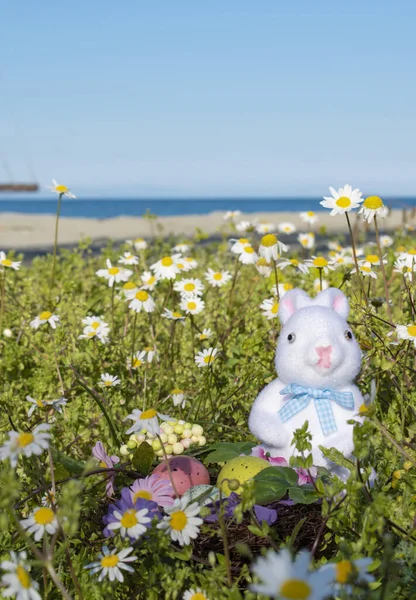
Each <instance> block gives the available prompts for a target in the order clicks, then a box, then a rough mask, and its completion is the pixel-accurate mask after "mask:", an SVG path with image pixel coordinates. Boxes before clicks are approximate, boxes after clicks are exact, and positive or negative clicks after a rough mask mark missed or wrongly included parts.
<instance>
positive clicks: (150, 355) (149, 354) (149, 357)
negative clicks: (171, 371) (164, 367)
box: [144, 346, 157, 363]
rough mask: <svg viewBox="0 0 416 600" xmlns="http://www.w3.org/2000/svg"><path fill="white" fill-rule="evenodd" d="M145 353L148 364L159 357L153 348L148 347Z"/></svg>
mask: <svg viewBox="0 0 416 600" xmlns="http://www.w3.org/2000/svg"><path fill="white" fill-rule="evenodd" d="M144 351H145V352H146V360H147V362H148V363H151V362H153V359H154V357H155V356H156V357H157V353H156V349H155V348H153V347H152V346H146V348H145V349H144Z"/></svg>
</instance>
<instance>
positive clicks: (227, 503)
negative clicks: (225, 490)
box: [204, 492, 277, 525]
mask: <svg viewBox="0 0 416 600" xmlns="http://www.w3.org/2000/svg"><path fill="white" fill-rule="evenodd" d="M240 501H241V500H240V496H239V495H238V494H236V493H235V492H232V493H231V494H230V495H229V496H228V498H223V500H222V510H223V514H224V517H225V518H226V519H231V517H232V516H233V515H234V511H235V509H236V507H237V506H238V505H239V504H240ZM220 506H221V502H220V501H219V500H217V501H216V502H213V503H212V504H209V505H208V508H211V514H210V515H208V516H207V517H205V518H204V520H205V521H207V523H216V521H218V513H219V510H220ZM253 508H254V514H255V515H256V517H257V519H258V520H259V521H260V523H261V522H262V521H266V523H267V524H268V525H272V524H273V523H274V522H275V521H276V520H277V510H274V509H272V508H267V507H265V506H259V505H258V504H255V505H254V507H253Z"/></svg>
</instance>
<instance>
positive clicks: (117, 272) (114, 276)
mask: <svg viewBox="0 0 416 600" xmlns="http://www.w3.org/2000/svg"><path fill="white" fill-rule="evenodd" d="M106 264H107V268H106V269H98V271H97V272H96V273H95V274H96V275H98V277H104V279H108V287H113V285H114V283H120V282H121V281H127V280H128V278H129V277H130V275H132V273H133V271H130V269H123V268H120V267H113V266H112V264H111V260H110V259H109V258H107V260H106Z"/></svg>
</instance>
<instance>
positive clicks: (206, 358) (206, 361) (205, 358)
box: [204, 354, 215, 365]
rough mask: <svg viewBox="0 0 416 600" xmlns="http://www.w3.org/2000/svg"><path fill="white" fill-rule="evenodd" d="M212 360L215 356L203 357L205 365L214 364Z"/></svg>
mask: <svg viewBox="0 0 416 600" xmlns="http://www.w3.org/2000/svg"><path fill="white" fill-rule="evenodd" d="M214 360H215V356H214V355H213V354H207V356H204V363H206V364H207V365H209V364H210V363H212V362H214Z"/></svg>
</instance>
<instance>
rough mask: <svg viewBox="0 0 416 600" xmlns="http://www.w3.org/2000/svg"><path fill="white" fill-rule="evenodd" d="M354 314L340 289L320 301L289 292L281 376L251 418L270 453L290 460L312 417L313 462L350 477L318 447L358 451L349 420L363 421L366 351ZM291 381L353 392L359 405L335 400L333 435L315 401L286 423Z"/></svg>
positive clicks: (279, 353)
mask: <svg viewBox="0 0 416 600" xmlns="http://www.w3.org/2000/svg"><path fill="white" fill-rule="evenodd" d="M348 312H349V305H348V300H347V298H346V297H345V295H344V294H343V293H342V292H341V291H340V290H338V289H336V288H328V289H327V290H325V291H323V292H320V293H319V294H318V295H317V296H316V298H314V299H311V298H309V296H308V295H307V294H306V293H305V292H304V291H302V290H299V289H294V290H291V291H289V292H288V293H287V294H285V296H284V297H283V298H282V300H281V303H280V306H279V318H280V321H281V323H282V325H283V327H282V330H281V332H280V336H279V342H278V345H277V350H276V358H275V365H276V370H277V373H278V375H279V377H278V379H275V380H274V381H272V382H271V383H270V384H269V385H268V386H267V387H265V388H264V389H263V390H262V391H261V392H260V394H259V396H258V397H257V398H256V400H255V402H254V404H253V407H252V409H251V413H250V416H249V422H248V423H249V428H250V431H251V432H252V433H253V434H254V435H255V436H256V437H257V438H259V439H260V440H261V442H262V445H263V447H264V448H265V450H266V451H267V452H270V454H271V455H272V456H282V457H284V458H285V459H286V460H288V459H289V458H290V456H291V455H292V454H293V452H294V447H293V446H291V441H292V437H293V432H294V431H295V429H298V428H299V427H301V426H302V425H303V424H304V423H305V421H308V422H309V431H310V432H311V434H312V454H313V464H314V465H316V466H324V467H326V468H328V469H329V470H331V471H332V472H335V473H337V474H339V475H341V476H344V475H345V473H342V469H338V468H337V467H336V466H335V465H334V464H332V463H329V462H328V461H327V460H326V459H325V458H324V457H323V455H322V452H321V451H320V450H319V448H318V446H325V447H327V448H331V447H334V448H337V449H338V450H340V451H341V452H342V453H343V454H344V456H345V457H346V458H350V457H351V455H352V454H353V450H354V444H353V426H352V425H349V424H348V423H347V421H348V420H350V419H352V418H354V420H356V421H362V418H361V417H358V416H357V413H358V410H359V407H360V406H361V404H362V403H363V397H362V395H361V393H360V391H359V389H358V388H357V387H356V386H355V385H354V384H353V381H354V379H355V377H356V376H357V375H358V372H359V370H360V367H361V350H360V347H359V345H358V343H357V341H356V340H355V338H354V336H353V335H352V339H349V337H348V335H349V334H348V333H347V332H351V333H352V331H351V328H350V327H349V325H348V323H347V321H346V319H347V316H348ZM289 339H290V340H291V341H289ZM323 356H324V358H322V357H323ZM291 383H297V384H299V385H302V386H305V387H314V388H330V389H333V390H337V391H340V392H352V393H353V395H354V405H355V409H354V410H346V409H344V408H342V407H341V406H339V405H338V404H336V403H335V402H333V401H332V402H331V407H332V410H333V413H334V417H335V422H336V425H337V431H336V432H334V433H332V434H330V435H328V436H324V434H323V433H322V429H321V425H320V423H319V419H318V415H317V412H316V408H315V403H314V401H313V400H311V401H310V403H309V404H308V406H307V407H306V408H305V409H303V410H302V411H300V412H299V413H297V414H296V415H294V416H293V417H291V418H290V419H289V420H288V421H286V422H284V423H283V422H282V421H281V420H280V417H279V415H278V411H279V409H280V408H281V407H282V406H283V404H284V403H285V402H286V401H288V400H289V398H290V397H289V396H282V395H280V390H282V389H283V388H284V387H286V386H287V385H289V384H291Z"/></svg>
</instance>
